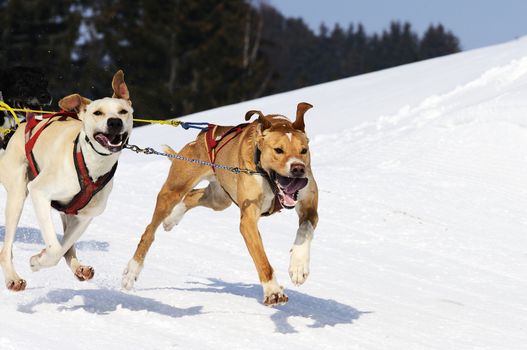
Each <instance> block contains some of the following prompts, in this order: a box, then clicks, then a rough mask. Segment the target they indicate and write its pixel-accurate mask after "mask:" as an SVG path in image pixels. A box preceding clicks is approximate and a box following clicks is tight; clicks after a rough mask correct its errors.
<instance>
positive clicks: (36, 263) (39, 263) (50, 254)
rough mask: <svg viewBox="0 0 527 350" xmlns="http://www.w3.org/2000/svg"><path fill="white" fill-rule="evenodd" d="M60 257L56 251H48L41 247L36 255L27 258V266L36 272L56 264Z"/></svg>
mask: <svg viewBox="0 0 527 350" xmlns="http://www.w3.org/2000/svg"><path fill="white" fill-rule="evenodd" d="M61 258H62V256H61V255H59V254H58V253H57V252H56V251H49V250H47V249H42V251H41V252H40V253H38V254H37V255H33V256H32V257H31V258H30V259H29V266H30V267H31V270H32V271H33V272H36V271H38V270H40V269H42V268H44V267H51V266H55V265H57V264H58V262H59V261H60V259H61Z"/></svg>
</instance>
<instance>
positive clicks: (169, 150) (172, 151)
mask: <svg viewBox="0 0 527 350" xmlns="http://www.w3.org/2000/svg"><path fill="white" fill-rule="evenodd" d="M162 149H163V152H165V153H168V154H173V155H177V152H176V151H174V150H173V149H172V147H170V146H169V145H163V146H162ZM168 160H170V161H172V159H170V158H169V159H168Z"/></svg>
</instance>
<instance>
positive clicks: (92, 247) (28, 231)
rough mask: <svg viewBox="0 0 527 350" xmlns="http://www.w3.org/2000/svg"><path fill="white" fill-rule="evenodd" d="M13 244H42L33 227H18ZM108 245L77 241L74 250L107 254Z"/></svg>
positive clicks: (0, 235)
mask: <svg viewBox="0 0 527 350" xmlns="http://www.w3.org/2000/svg"><path fill="white" fill-rule="evenodd" d="M4 237H5V226H0V242H3V241H4ZM58 237H59V240H62V235H58ZM15 242H21V243H30V244H41V245H43V244H44V240H43V239H42V234H41V233H40V230H38V229H36V228H33V227H18V228H17V230H16V234H15ZM109 247H110V244H109V243H108V242H102V241H95V240H91V241H79V242H77V243H75V248H77V250H80V251H103V252H107V251H108V248H109Z"/></svg>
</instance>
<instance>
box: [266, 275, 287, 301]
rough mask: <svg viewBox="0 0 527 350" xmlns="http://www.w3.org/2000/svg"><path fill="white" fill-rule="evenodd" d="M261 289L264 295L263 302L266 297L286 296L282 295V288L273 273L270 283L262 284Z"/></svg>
mask: <svg viewBox="0 0 527 350" xmlns="http://www.w3.org/2000/svg"><path fill="white" fill-rule="evenodd" d="M262 288H263V293H264V301H265V299H266V298H267V297H270V296H272V295H273V294H277V295H279V296H286V294H285V293H284V287H282V286H281V285H279V284H278V282H277V280H276V276H275V274H274V272H273V278H272V279H271V280H270V281H268V282H264V283H262Z"/></svg>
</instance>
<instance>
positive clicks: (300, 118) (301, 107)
mask: <svg viewBox="0 0 527 350" xmlns="http://www.w3.org/2000/svg"><path fill="white" fill-rule="evenodd" d="M310 108H313V106H312V105H310V104H309V103H306V102H300V103H299V104H298V106H297V107H296V120H295V122H294V123H293V128H295V129H297V130H300V131H302V132H303V131H304V129H305V127H306V125H305V124H304V114H305V113H306V111H307V110H309V109H310Z"/></svg>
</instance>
